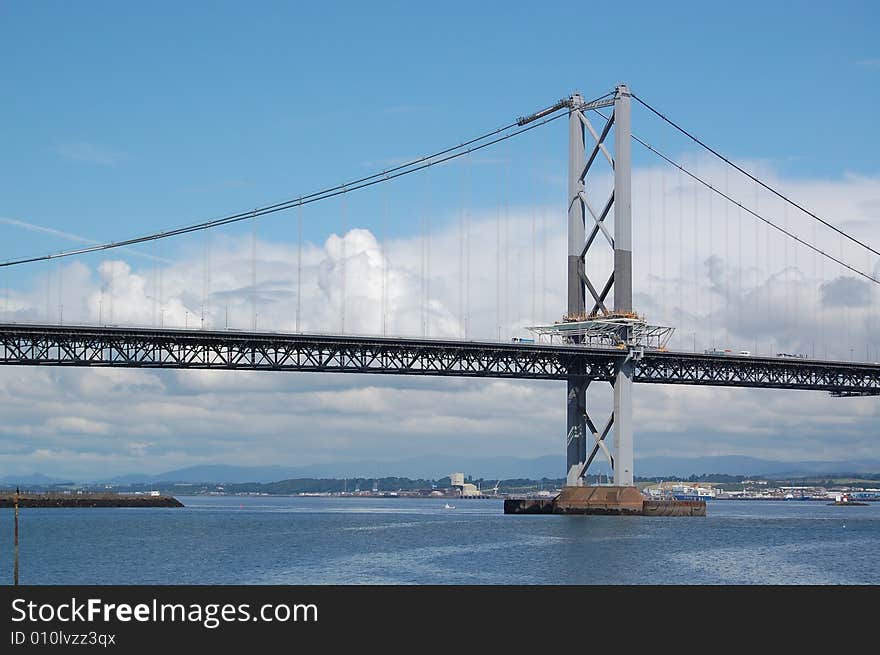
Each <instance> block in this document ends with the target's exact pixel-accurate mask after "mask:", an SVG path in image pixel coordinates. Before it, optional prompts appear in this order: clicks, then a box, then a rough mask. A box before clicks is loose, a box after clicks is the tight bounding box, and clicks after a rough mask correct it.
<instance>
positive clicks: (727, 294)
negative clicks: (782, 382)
mask: <svg viewBox="0 0 880 655" xmlns="http://www.w3.org/2000/svg"><path fill="white" fill-rule="evenodd" d="M728 171H729V169H728V167H727V166H725V167H724V195H730V194H729V193H728V177H729V175H728ZM723 270H724V321H723V323H724V343H726V344H730V272H731V271H732V270H733V268H732V267H731V265H730V203H729V202H725V203H724V268H723Z"/></svg>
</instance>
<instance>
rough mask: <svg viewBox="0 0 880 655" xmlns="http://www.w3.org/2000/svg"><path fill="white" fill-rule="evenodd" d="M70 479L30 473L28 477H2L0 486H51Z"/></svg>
mask: <svg viewBox="0 0 880 655" xmlns="http://www.w3.org/2000/svg"><path fill="white" fill-rule="evenodd" d="M69 482H70V479H63V478H52V477H49V476H48V475H43V474H42V473H31V474H29V475H4V476H3V477H2V478H0V485H3V486H9V485H40V486H46V485H52V484H66V483H69Z"/></svg>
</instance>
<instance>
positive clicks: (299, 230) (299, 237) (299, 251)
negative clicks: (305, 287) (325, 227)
mask: <svg viewBox="0 0 880 655" xmlns="http://www.w3.org/2000/svg"><path fill="white" fill-rule="evenodd" d="M302 261H303V206H302V203H300V205H299V207H298V209H297V213H296V332H297V333H298V332H300V329H301V327H302V323H301V312H302V270H303V267H302Z"/></svg>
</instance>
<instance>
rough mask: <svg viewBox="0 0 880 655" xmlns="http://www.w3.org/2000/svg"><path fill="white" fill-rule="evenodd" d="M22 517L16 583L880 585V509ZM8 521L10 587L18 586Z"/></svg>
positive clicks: (0, 566) (4, 537) (720, 505)
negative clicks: (680, 514)
mask: <svg viewBox="0 0 880 655" xmlns="http://www.w3.org/2000/svg"><path fill="white" fill-rule="evenodd" d="M179 498H180V500H181V501H182V502H183V503H184V504H185V505H186V507H185V508H183V509H140V508H138V509H99V508H96V509H91V508H89V509H80V508H77V509H74V508H71V509H48V508H47V509H42V508H41V509H33V508H29V509H23V510H21V514H20V518H21V555H20V582H21V583H22V584H50V585H52V584H822V585H825V584H871V585H876V584H880V503H871V504H870V505H869V506H867V507H832V506H828V505H825V504H824V503H823V502H801V501H782V502H764V501H714V502H710V503H709V505H708V516H707V517H705V518H690V517H689V518H662V517H614V516H504V515H503V514H502V502H501V501H498V500H458V501H455V509H444V507H443V506H444V503H445V501H444V500H442V499H440V500H436V499H430V500H427V499H426V500H422V499H405V498H386V499H381V498H266V497H241V498H239V497H204V496H199V497H185V496H181V497H179ZM12 518H13V514H12V510H8V509H4V510H0V582H2V583H3V584H10V583H11V581H12V535H13V521H12Z"/></svg>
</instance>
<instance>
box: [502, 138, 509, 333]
mask: <svg viewBox="0 0 880 655" xmlns="http://www.w3.org/2000/svg"><path fill="white" fill-rule="evenodd" d="M510 305H511V302H510V150H508V152H507V156H506V157H505V164H504V314H503V315H502V317H501V320H502V325H503V326H504V333H505V334H506V333H507V332H508V330H509V324H510V318H511V316H510V314H511V308H510Z"/></svg>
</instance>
